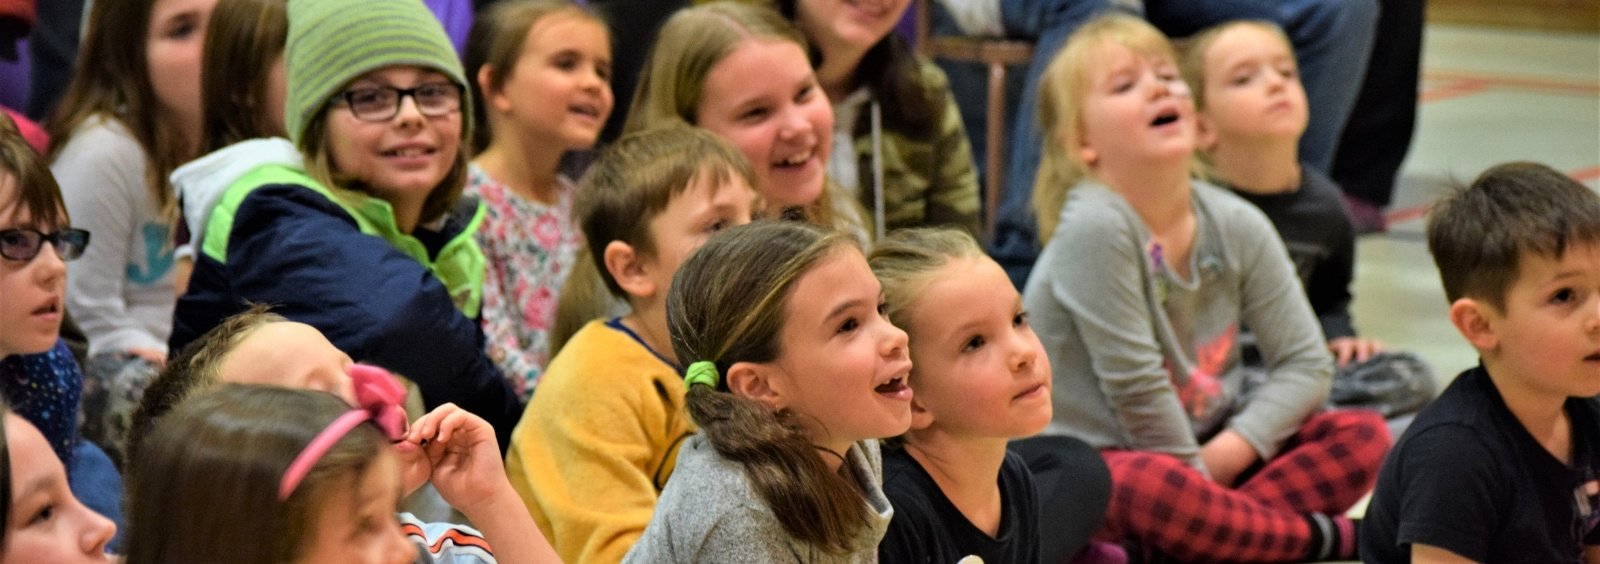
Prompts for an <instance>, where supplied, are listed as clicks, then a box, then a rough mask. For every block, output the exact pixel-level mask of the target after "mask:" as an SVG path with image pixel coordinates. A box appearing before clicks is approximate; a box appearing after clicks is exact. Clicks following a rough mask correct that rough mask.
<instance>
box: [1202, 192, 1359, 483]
mask: <svg viewBox="0 0 1600 564" xmlns="http://www.w3.org/2000/svg"><path fill="white" fill-rule="evenodd" d="M1233 216H1234V217H1231V218H1230V220H1229V221H1226V222H1225V225H1224V229H1227V235H1225V236H1226V237H1227V238H1228V240H1227V242H1226V244H1227V247H1228V249H1230V252H1232V253H1237V255H1236V256H1238V257H1239V259H1238V260H1239V262H1240V269H1241V271H1242V273H1243V276H1244V280H1243V286H1244V287H1243V288H1242V289H1241V292H1240V295H1241V298H1242V300H1243V302H1244V303H1243V307H1244V311H1243V312H1242V314H1243V321H1244V323H1245V325H1246V326H1248V327H1251V328H1253V329H1255V334H1256V339H1257V346H1258V347H1259V348H1260V349H1261V356H1262V361H1263V363H1264V364H1265V365H1266V368H1267V379H1266V382H1265V383H1264V384H1262V385H1261V386H1260V387H1258V388H1256V389H1255V391H1254V392H1252V394H1251V397H1250V400H1249V402H1248V403H1247V404H1245V405H1244V406H1243V409H1241V410H1240V411H1239V413H1238V414H1236V415H1234V417H1233V419H1232V420H1231V421H1230V422H1229V426H1230V427H1232V428H1233V430H1234V431H1235V432H1237V433H1239V435H1241V436H1243V437H1244V439H1245V440H1246V441H1248V442H1249V443H1250V445H1251V446H1252V447H1255V449H1256V452H1257V453H1259V454H1260V455H1261V457H1262V459H1269V458H1271V457H1273V456H1274V455H1276V454H1277V452H1278V448H1279V447H1281V446H1282V445H1283V442H1284V441H1285V440H1288V438H1289V437H1290V436H1292V435H1294V433H1295V431H1296V430H1298V429H1299V427H1300V424H1301V423H1302V422H1304V421H1305V420H1306V418H1307V417H1310V416H1311V414H1312V413H1313V412H1315V411H1316V410H1317V409H1319V408H1320V407H1321V406H1322V404H1323V402H1324V401H1326V400H1327V398H1328V390H1329V387H1330V386H1331V385H1332V379H1333V356H1332V354H1330V353H1329V352H1328V348H1327V346H1326V345H1325V344H1324V343H1323V341H1322V331H1321V329H1320V328H1319V327H1318V324H1317V316H1316V314H1315V313H1313V312H1312V311H1311V305H1310V303H1308V302H1307V301H1306V296H1305V293H1304V292H1302V291H1301V290H1300V280H1299V278H1298V277H1297V276H1296V275H1295V272H1294V266H1293V264H1291V263H1290V261H1289V252H1288V251H1287V250H1285V248H1284V246H1283V242H1282V241H1281V240H1280V239H1279V238H1278V237H1277V236H1276V234H1277V233H1276V231H1274V230H1273V228H1272V224H1271V223H1269V222H1268V221H1267V218H1266V216H1263V215H1262V214H1261V212H1259V211H1257V210H1256V209H1255V208H1253V207H1250V206H1248V205H1247V204H1243V202H1241V205H1240V207H1239V213H1236V214H1233Z"/></svg>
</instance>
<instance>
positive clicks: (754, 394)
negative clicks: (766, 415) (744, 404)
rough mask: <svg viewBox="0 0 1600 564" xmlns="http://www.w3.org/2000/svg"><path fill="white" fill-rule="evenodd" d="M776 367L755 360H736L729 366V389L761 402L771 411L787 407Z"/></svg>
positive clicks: (736, 393)
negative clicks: (757, 362)
mask: <svg viewBox="0 0 1600 564" xmlns="http://www.w3.org/2000/svg"><path fill="white" fill-rule="evenodd" d="M779 379H780V375H779V374H778V369H777V368H776V367H773V366H770V365H766V364H756V363H754V362H735V363H733V366H729V367H728V377H727V380H728V391H729V392H732V393H733V395H736V396H739V397H742V398H745V399H748V400H751V401H754V402H756V403H759V404H761V405H763V406H766V408H767V409H768V410H770V411H778V410H780V409H783V408H785V407H787V406H788V405H787V404H788V402H787V401H785V394H784V392H783V389H784V386H783V383H782V382H780V381H779Z"/></svg>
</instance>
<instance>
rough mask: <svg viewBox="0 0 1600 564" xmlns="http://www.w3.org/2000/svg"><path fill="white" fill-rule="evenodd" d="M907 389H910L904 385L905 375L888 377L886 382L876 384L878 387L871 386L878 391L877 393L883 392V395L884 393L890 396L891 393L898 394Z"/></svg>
mask: <svg viewBox="0 0 1600 564" xmlns="http://www.w3.org/2000/svg"><path fill="white" fill-rule="evenodd" d="M908 389H910V388H909V386H906V379H905V377H904V376H898V377H895V378H892V379H890V380H889V381H888V382H884V383H882V384H878V387H876V388H873V391H875V392H878V393H880V394H883V395H886V396H892V395H897V394H899V393H901V392H904V391H906V390H908Z"/></svg>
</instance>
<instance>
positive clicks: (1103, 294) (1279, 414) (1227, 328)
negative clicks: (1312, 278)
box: [1023, 182, 1333, 472]
mask: <svg viewBox="0 0 1600 564" xmlns="http://www.w3.org/2000/svg"><path fill="white" fill-rule="evenodd" d="M1193 200H1194V212H1195V230H1196V232H1195V240H1194V246H1193V250H1192V252H1191V253H1190V266H1189V273H1190V277H1189V278H1188V279H1184V278H1182V277H1180V276H1178V275H1177V273H1175V272H1172V271H1171V270H1170V269H1169V268H1167V266H1166V263H1165V261H1164V260H1163V258H1162V257H1161V249H1160V247H1159V246H1158V245H1155V244H1154V240H1153V239H1152V237H1151V235H1150V231H1149V229H1148V228H1146V226H1145V225H1144V222H1143V220H1141V219H1140V217H1139V216H1138V214H1137V213H1136V212H1135V211H1134V209H1133V207H1132V206H1130V205H1129V204H1128V202H1127V201H1126V200H1124V199H1123V198H1122V196H1120V195H1118V194H1117V193H1115V192H1113V191H1112V190H1111V189H1110V188H1107V187H1105V186H1103V185H1100V184H1097V183H1093V182H1085V183H1084V184H1082V185H1080V186H1077V187H1075V188H1073V189H1072V191H1071V192H1070V193H1069V194H1068V196H1067V202H1066V205H1065V206H1063V208H1062V211H1061V223H1060V225H1061V226H1060V227H1059V228H1057V230H1056V232H1055V234H1054V235H1053V236H1052V237H1051V239H1050V241H1049V242H1048V243H1047V244H1046V245H1045V246H1044V250H1043V253H1042V254H1041V255H1040V257H1039V262H1038V264H1037V265H1036V266H1035V269H1034V274H1033V276H1032V277H1031V278H1029V280H1028V285H1027V288H1026V290H1025V291H1024V293H1023V303H1024V305H1025V306H1026V307H1027V309H1028V311H1029V312H1030V314H1031V315H1032V319H1033V324H1034V328H1035V330H1036V331H1037V332H1038V335H1039V338H1040V340H1041V341H1043V342H1044V345H1045V350H1046V351H1048V353H1049V355H1050V364H1051V368H1052V369H1053V370H1054V374H1055V385H1054V389H1053V390H1052V392H1051V394H1052V397H1053V401H1054V405H1055V419H1054V421H1052V422H1051V424H1050V426H1049V427H1047V428H1046V432H1047V433H1055V434H1070V435H1073V436H1076V437H1078V438H1081V439H1083V440H1084V441H1086V442H1088V443H1089V444H1091V445H1093V446H1095V447H1096V448H1102V449H1105V448H1117V449H1134V450H1142V451H1156V452H1165V453H1169V454H1172V455H1174V456H1177V457H1179V458H1182V459H1184V460H1185V461H1187V462H1188V463H1189V464H1191V465H1193V466H1195V467H1196V468H1199V469H1201V471H1202V472H1203V471H1204V468H1203V465H1202V464H1201V463H1200V461H1199V456H1198V455H1199V445H1200V443H1201V442H1203V441H1204V440H1206V439H1209V438H1210V437H1211V436H1213V435H1215V434H1216V433H1217V432H1219V431H1221V430H1222V429H1224V428H1231V429H1233V430H1234V431H1235V432H1237V433H1239V434H1240V435H1241V436H1243V437H1244V439H1245V440H1246V441H1248V442H1249V443H1250V445H1251V446H1252V447H1254V448H1255V450H1256V452H1257V453H1258V454H1260V455H1261V457H1262V458H1263V459H1267V458H1271V457H1272V456H1273V455H1275V454H1276V453H1277V452H1278V449H1279V448H1280V447H1281V446H1282V444H1283V442H1284V441H1285V440H1287V439H1288V438H1289V437H1290V436H1292V435H1293V434H1294V433H1295V431H1296V430H1297V429H1298V428H1299V426H1300V424H1301V422H1303V421H1305V419H1306V418H1307V417H1308V416H1309V415H1311V414H1312V413H1313V412H1314V411H1316V409H1317V408H1318V406H1320V405H1322V402H1323V400H1324V399H1325V398H1326V397H1327V396H1328V388H1329V384H1330V379H1331V376H1332V373H1333V358H1332V356H1331V355H1330V354H1329V353H1328V351H1327V349H1326V348H1325V346H1324V345H1323V339H1322V333H1321V331H1320V330H1319V329H1318V326H1317V318H1316V316H1315V315H1314V314H1313V313H1312V312H1311V307H1310V305H1308V304H1307V302H1306V298H1305V293H1304V292H1303V291H1301V289H1300V281H1299V279H1298V278H1296V276H1295V272H1294V266H1293V265H1292V264H1291V263H1290V261H1289V256H1288V253H1287V252H1286V251H1285V250H1284V246H1283V243H1282V242H1281V241H1280V240H1279V239H1278V234H1277V232H1276V231H1274V230H1273V228H1272V224H1271V223H1269V222H1268V221H1267V219H1266V217H1265V216H1263V215H1262V214H1261V212H1260V211H1259V210H1257V209H1256V208H1255V207H1254V206H1252V205H1250V204H1249V203H1247V202H1245V201H1243V200H1241V199H1239V198H1238V197H1237V196H1234V195H1233V194H1230V193H1228V192H1226V191H1223V190H1222V189H1219V188H1216V187H1214V186H1211V185H1209V184H1205V183H1202V182H1195V183H1194V198H1193ZM1241 324H1243V325H1245V326H1248V327H1250V328H1252V329H1254V331H1255V333H1256V335H1257V336H1258V342H1259V346H1260V349H1261V354H1262V357H1263V361H1264V363H1265V366H1266V370H1267V376H1266V378H1265V381H1264V382H1263V383H1261V384H1259V385H1257V386H1256V388H1255V389H1253V390H1249V391H1248V393H1246V390H1243V389H1242V388H1243V383H1244V374H1243V369H1242V367H1241V365H1240V362H1239V355H1240V347H1239V343H1238V339H1237V336H1238V334H1239V330H1240V325H1241Z"/></svg>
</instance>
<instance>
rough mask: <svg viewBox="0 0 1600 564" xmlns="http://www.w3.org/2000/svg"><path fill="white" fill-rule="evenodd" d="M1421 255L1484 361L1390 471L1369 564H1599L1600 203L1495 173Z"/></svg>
mask: <svg viewBox="0 0 1600 564" xmlns="http://www.w3.org/2000/svg"><path fill="white" fill-rule="evenodd" d="M1428 248H1429V250H1430V251H1431V252H1432V253H1433V257H1434V262H1435V263H1436V264H1437V265H1438V267H1439V274H1440V278H1441V279H1442V280H1443V282H1444V288H1445V294H1446V296H1447V297H1448V298H1449V299H1450V301H1451V304H1450V321H1451V323H1453V324H1454V325H1455V326H1456V329H1457V330H1459V331H1460V332H1461V334H1462V336H1464V337H1466V339H1467V341H1468V342H1470V343H1471V344H1472V346H1473V347H1474V348H1476V349H1478V352H1479V354H1480V355H1481V363H1480V365H1479V366H1478V367H1477V368H1473V369H1471V370H1467V371H1466V372H1463V373H1462V374H1461V375H1460V376H1458V377H1457V378H1456V380H1455V382H1454V383H1452V384H1451V385H1450V386H1449V387H1448V388H1446V389H1445V391H1444V394H1443V395H1441V396H1439V398H1438V399H1437V400H1434V402H1433V404H1432V405H1430V406H1428V407H1427V408H1425V409H1423V411H1422V412H1421V414H1419V415H1418V416H1417V419H1416V421H1415V422H1413V423H1412V424H1411V427H1410V429H1409V430H1407V431H1406V433H1405V435H1404V436H1402V437H1401V438H1400V442H1399V443H1397V444H1396V445H1395V447H1394V450H1393V451H1392V452H1391V453H1390V454H1389V458H1388V460H1386V461H1385V462H1384V466H1383V470H1382V471H1381V472H1380V473H1379V476H1378V486H1377V492H1376V493H1375V494H1374V496H1373V500H1372V504H1371V506H1370V508H1369V509H1368V510H1367V518H1366V520H1365V521H1364V522H1363V525H1362V526H1363V529H1362V531H1361V557H1362V560H1364V561H1366V562H1406V561H1416V562H1466V561H1476V562H1587V563H1589V564H1597V563H1600V196H1597V195H1596V194H1595V192H1593V191H1591V190H1590V189H1588V188H1586V187H1584V186H1583V185H1582V184H1579V183H1577V182H1576V181H1574V180H1572V179H1571V178H1568V177H1566V176H1565V175H1562V174H1561V173H1559V172H1557V171H1555V170H1553V169H1551V168H1549V167H1546V166H1544V165H1539V164H1533V163H1508V164H1503V165H1499V166H1496V167H1494V168H1491V169H1489V170H1488V171H1486V172H1484V173H1483V174H1482V175H1481V176H1479V177H1478V178H1477V180H1474V181H1473V182H1472V185H1471V186H1469V187H1467V188H1466V189H1465V190H1462V191H1460V192H1459V193H1456V194H1454V195H1452V196H1450V197H1448V198H1446V199H1444V200H1443V201H1441V202H1440V203H1439V204H1437V205H1436V207H1435V208H1434V211H1433V215H1432V217H1430V218H1429V221H1428Z"/></svg>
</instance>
